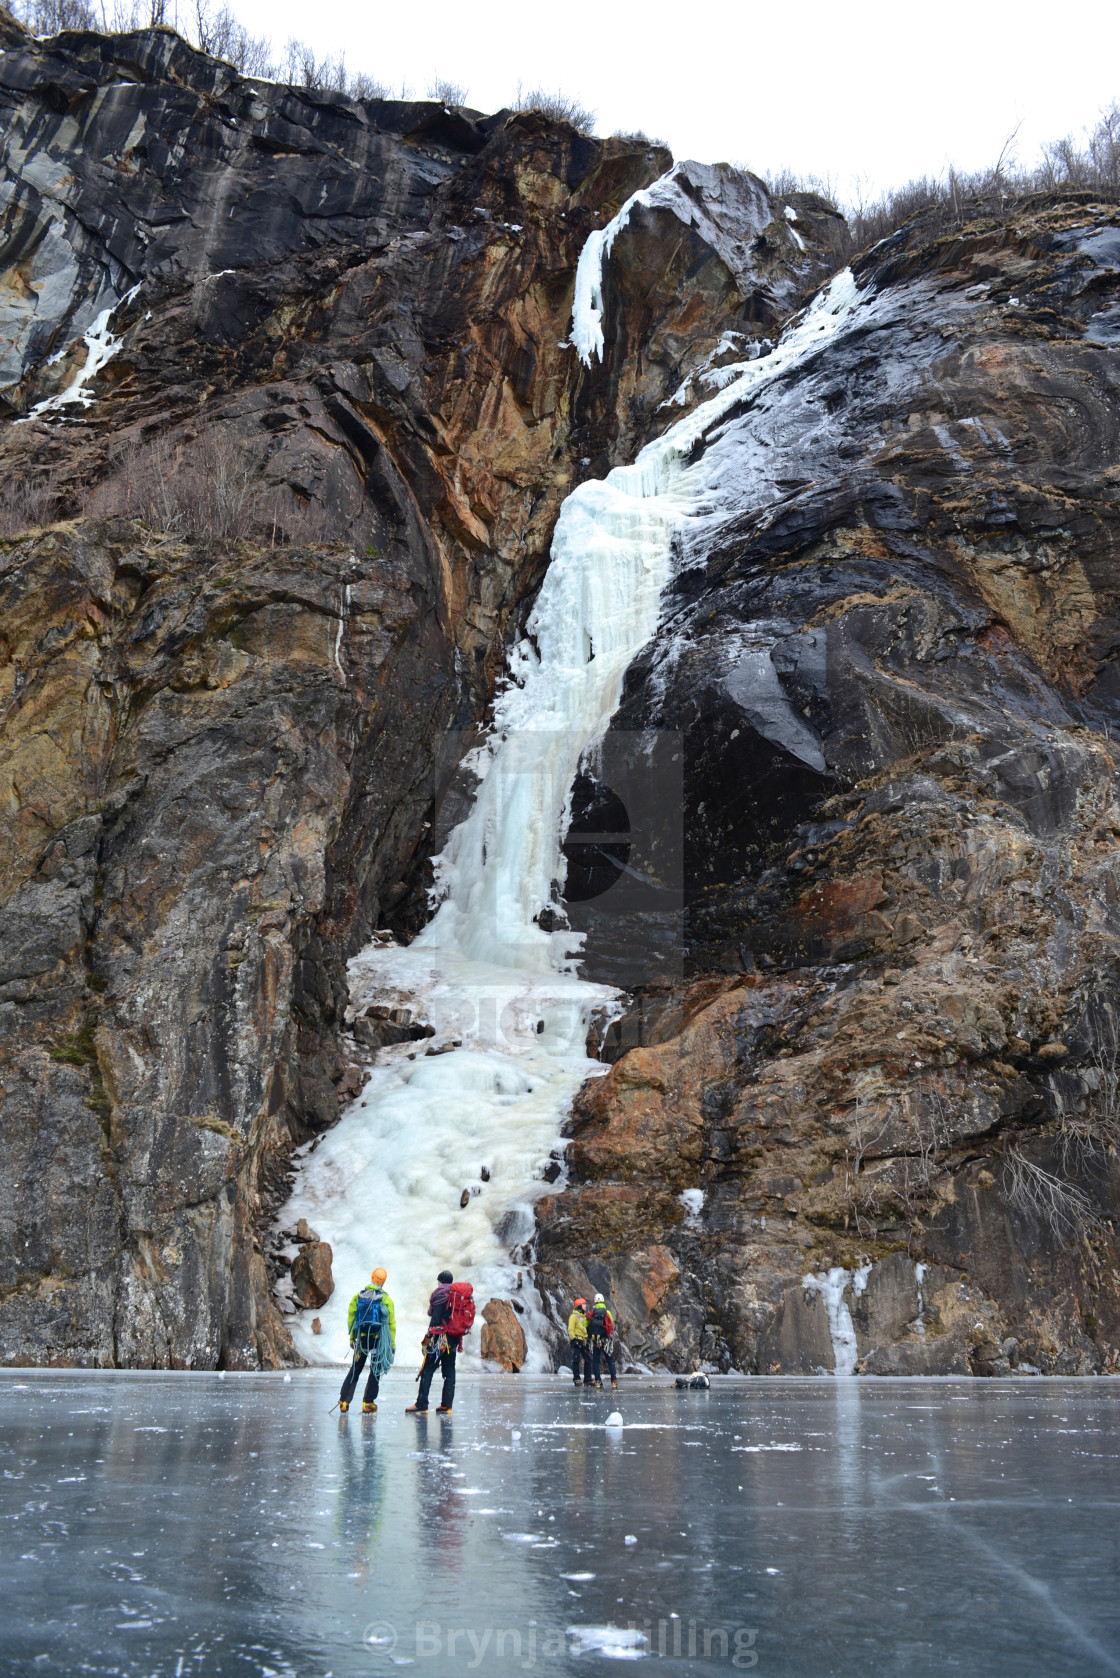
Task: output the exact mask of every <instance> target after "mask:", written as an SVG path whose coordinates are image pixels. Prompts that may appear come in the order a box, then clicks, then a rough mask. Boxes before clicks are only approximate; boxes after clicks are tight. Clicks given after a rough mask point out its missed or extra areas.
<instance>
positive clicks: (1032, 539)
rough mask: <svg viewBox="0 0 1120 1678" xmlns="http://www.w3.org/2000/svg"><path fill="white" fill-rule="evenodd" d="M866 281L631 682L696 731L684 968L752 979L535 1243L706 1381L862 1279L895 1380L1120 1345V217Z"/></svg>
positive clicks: (648, 703)
mask: <svg viewBox="0 0 1120 1678" xmlns="http://www.w3.org/2000/svg"><path fill="white" fill-rule="evenodd" d="M857 278H858V280H859V282H860V284H861V286H862V287H863V288H865V292H866V294H867V295H868V297H869V298H870V299H871V304H870V307H868V308H866V309H865V310H863V311H862V315H861V324H860V325H859V326H858V327H857V328H856V329H855V330H853V331H852V332H851V333H850V334H849V335H847V336H846V337H843V338H841V339H839V340H837V341H836V343H835V344H833V345H831V346H829V347H828V348H827V349H825V350H824V351H822V352H821V353H820V354H819V355H818V356H817V357H815V358H814V359H813V360H811V361H809V362H807V363H803V364H802V366H801V367H799V368H798V369H797V370H796V372H795V373H794V374H793V375H791V376H790V377H789V378H787V379H785V380H780V381H777V382H775V383H774V384H773V385H771V386H769V387H768V388H767V390H766V392H765V393H764V394H763V395H762V396H760V398H759V399H758V401H757V402H756V403H755V404H754V405H753V407H752V408H751V409H750V410H749V411H747V412H746V413H744V415H743V416H742V418H741V419H740V420H738V421H733V422H732V424H731V425H730V426H729V427H726V428H725V429H724V431H723V432H722V434H721V436H720V437H719V439H718V440H716V441H714V442H713V443H712V444H711V445H710V447H709V451H708V458H709V459H711V461H712V462H713V473H714V477H715V481H716V484H717V493H718V498H719V505H718V511H717V514H716V515H714V516H712V517H709V518H707V519H705V520H702V521H700V524H699V527H698V528H697V529H695V530H693V531H689V532H686V533H685V535H684V537H683V539H682V547H681V553H680V565H679V571H678V577H677V583H676V586H675V591H674V594H673V597H672V599H671V600H670V602H669V604H668V607H667V610H666V613H665V617H664V621H663V624H662V628H661V631H660V632H659V634H658V637H657V638H656V640H655V642H654V643H653V644H651V646H650V647H649V648H648V649H647V652H646V654H645V655H644V656H643V658H642V659H641V660H639V663H638V666H637V667H636V668H635V669H634V670H633V671H632V672H631V676H630V679H629V682H628V691H627V695H626V698H625V701H624V703H623V706H622V709H621V712H620V714H619V716H618V718H617V719H616V727H617V728H618V729H619V730H626V729H629V730H639V731H640V730H643V729H647V730H648V729H651V728H652V729H669V730H674V731H679V732H680V734H681V736H682V737H683V740H684V742H685V752H684V761H685V815H684V820H683V824H682V828H683V836H684V841H683V843H684V880H683V894H684V899H685V904H686V912H685V918H684V935H683V944H684V947H683V951H682V952H681V955H682V960H683V967H684V970H685V972H686V974H687V973H690V972H691V973H693V974H703V973H705V972H712V971H714V972H716V973H720V974H722V975H723V978H722V980H721V981H720V982H719V988H718V990H717V991H716V994H715V995H714V997H713V994H712V987H713V985H714V984H715V983H716V981H714V980H708V981H706V988H705V986H696V985H693V986H692V987H691V988H689V987H687V986H684V987H682V986H681V985H679V984H678V985H677V986H676V987H674V986H673V985H672V984H671V983H670V982H669V981H668V980H662V981H660V983H659V984H654V985H652V986H650V987H649V988H648V989H647V991H646V993H645V995H644V996H641V997H640V998H639V999H638V1000H637V1002H636V1003H635V1006H634V1007H633V1008H632V1009H631V1011H630V1014H629V1016H628V1017H627V1018H624V1019H623V1020H622V1021H621V1022H619V1024H618V1025H617V1026H616V1027H615V1028H614V1030H613V1035H612V1036H610V1037H608V1042H607V1047H606V1052H607V1053H608V1054H609V1055H610V1056H611V1058H616V1057H617V1056H618V1054H619V1053H622V1058H621V1059H617V1064H616V1065H615V1066H614V1068H613V1070H612V1072H611V1073H610V1075H609V1076H608V1077H607V1078H606V1079H605V1080H604V1081H602V1082H599V1083H595V1084H592V1085H590V1086H588V1088H587V1089H586V1090H585V1091H584V1093H583V1095H582V1097H581V1098H580V1100H579V1102H578V1103H577V1106H576V1111H575V1114H574V1116H573V1121H572V1126H571V1134H572V1144H571V1150H570V1152H571V1168H572V1178H573V1184H572V1187H571V1188H569V1190H568V1192H567V1193H566V1194H565V1195H564V1196H563V1197H560V1198H558V1199H556V1200H555V1201H552V1202H550V1203H549V1205H548V1206H547V1208H546V1209H545V1213H544V1219H543V1222H544V1228H543V1232H542V1247H541V1252H542V1257H543V1258H544V1259H545V1260H546V1269H549V1268H550V1270H551V1278H552V1280H551V1281H550V1283H549V1285H550V1286H552V1287H554V1288H555V1290H556V1292H557V1294H559V1292H560V1291H561V1290H562V1289H563V1288H566V1287H568V1286H569V1285H570V1286H574V1287H579V1288H586V1287H587V1285H588V1284H589V1283H590V1284H591V1285H594V1286H597V1287H601V1288H603V1289H604V1290H606V1289H607V1288H608V1287H610V1288H613V1290H614V1297H615V1298H616V1299H617V1300H618V1302H619V1309H620V1313H621V1327H622V1332H623V1335H624V1337H625V1338H627V1339H628V1341H629V1343H630V1345H631V1348H632V1350H634V1351H635V1352H637V1353H639V1354H640V1355H644V1356H645V1357H646V1358H649V1357H653V1356H658V1357H660V1356H664V1357H665V1358H666V1359H667V1360H668V1361H669V1362H670V1363H672V1364H673V1365H674V1366H675V1367H678V1368H681V1367H687V1366H689V1365H690V1364H691V1363H692V1361H693V1360H695V1359H696V1358H697V1357H704V1358H707V1359H709V1360H711V1361H712V1362H713V1363H714V1364H716V1365H722V1366H723V1367H727V1366H729V1365H732V1364H733V1365H735V1366H736V1367H740V1368H750V1369H753V1370H757V1371H760V1372H766V1371H769V1370H778V1369H782V1370H789V1369H794V1370H805V1369H811V1368H814V1367H823V1368H826V1369H827V1368H831V1367H832V1363H833V1344H832V1336H831V1334H830V1326H829V1321H828V1313H827V1310H826V1303H825V1294H824V1290H823V1288H822V1286H820V1285H818V1284H816V1283H814V1284H812V1285H803V1278H809V1277H818V1278H819V1277H821V1276H824V1275H826V1274H827V1272H828V1271H829V1270H830V1269H835V1270H837V1271H847V1278H846V1279H845V1278H844V1277H843V1276H841V1282H842V1284H843V1289H844V1291H843V1294H842V1303H843V1307H844V1310H845V1311H846V1313H847V1314H848V1315H849V1316H850V1317H851V1326H852V1329H853V1332H854V1337H855V1346H856V1352H857V1354H858V1356H859V1357H860V1358H862V1359H863V1363H862V1367H865V1368H867V1369H868V1370H872V1371H881V1372H887V1371H891V1370H897V1371H921V1370H925V1371H958V1372H959V1371H967V1370H972V1371H974V1372H976V1373H993V1372H996V1371H998V1370H1000V1369H1002V1368H1009V1367H1011V1364H1010V1361H1009V1359H1010V1357H1011V1355H1012V1352H1008V1353H1005V1352H1004V1350H1003V1347H1004V1346H1005V1345H1009V1346H1010V1347H1011V1348H1012V1351H1013V1355H1014V1356H1015V1358H1016V1359H1017V1360H1018V1359H1020V1358H1021V1361H1022V1363H1023V1364H1025V1365H1030V1366H1032V1367H1035V1368H1040V1369H1042V1370H1046V1371H1050V1370H1053V1371H1062V1372H1073V1371H1088V1370H1098V1369H1111V1368H1113V1367H1115V1365H1116V1362H1117V1358H1118V1356H1120V1353H1118V1347H1120V1292H1118V1290H1117V1284H1116V1271H1115V1268H1114V1267H1115V1235H1114V1228H1115V1218H1116V1215H1117V1210H1118V1205H1117V1192H1118V1189H1120V1183H1118V1180H1117V1168H1116V1158H1117V1154H1116V1149H1117V1145H1118V1143H1120V1132H1117V1129H1116V1119H1115V1115H1116V1111H1117V1106H1116V1101H1117V1094H1116V1092H1117V1088H1118V1084H1117V1075H1118V1070H1120V1068H1118V1062H1117V1043H1118V1042H1120V1035H1118V1026H1117V1007H1116V1004H1117V976H1118V972H1120V945H1118V942H1117V940H1118V935H1120V921H1118V920H1117V915H1116V906H1115V900H1116V887H1115V879H1114V876H1115V869H1116V860H1117V842H1118V840H1120V803H1118V801H1117V779H1116V763H1115V752H1114V747H1113V743H1112V729H1113V727H1114V724H1115V718H1116V709H1115V708H1116V693H1117V680H1116V667H1115V660H1116V645H1117V639H1116V633H1117V606H1118V601H1117V586H1116V577H1117V567H1116V559H1117V551H1118V535H1120V493H1118V486H1117V482H1116V475H1115V467H1114V464H1113V463H1114V462H1115V460H1116V458H1117V446H1118V441H1120V439H1118V435H1117V414H1118V413H1120V404H1118V397H1120V386H1118V382H1117V380H1118V376H1117V363H1116V358H1115V354H1114V350H1113V349H1112V348H1110V347H1109V345H1110V344H1111V342H1112V340H1111V339H1110V337H1109V334H1110V333H1111V330H1112V328H1111V325H1110V323H1111V321H1112V319H1113V314H1114V312H1115V309H1116V299H1117V296H1118V294H1120V263H1118V262H1117V259H1116V213H1115V211H1114V210H1112V209H1110V208H1109V207H1108V206H1104V207H1102V206H1099V205H1094V204H1093V203H1092V202H1087V201H1077V200H1074V201H1072V202H1057V201H1055V202H1052V203H1048V204H1042V203H1039V202H1035V203H1032V204H1030V205H1024V206H1021V207H1019V210H1018V214H1017V215H1016V216H1014V217H1012V219H1011V222H1010V224H1009V225H1000V226H996V225H978V226H976V227H974V228H972V229H970V230H966V232H965V233H963V234H962V235H960V236H954V237H953V238H949V239H942V240H940V241H938V242H935V243H933V244H925V243H923V241H922V237H921V231H920V228H915V229H911V230H909V231H904V232H903V233H901V234H899V235H897V236H896V237H895V238H894V239H892V240H891V241H890V242H888V243H887V244H886V245H884V246H880V247H878V248H877V249H876V250H875V251H873V252H872V253H871V255H870V256H869V257H868V258H866V259H865V261H864V262H863V263H862V264H861V265H859V267H858V268H857ZM634 854H635V856H636V857H637V858H638V866H646V867H649V866H652V865H651V864H650V863H649V862H648V861H643V860H642V858H641V853H640V846H638V845H637V842H636V841H635V851H634ZM588 949H589V962H588V966H589V968H590V970H591V971H592V972H595V971H597V970H599V971H603V972H610V971H611V968H612V964H613V963H616V962H617V959H618V952H617V949H614V948H611V947H608V946H607V944H606V943H605V942H603V941H600V942H598V943H597V942H596V932H595V928H594V924H593V925H592V932H591V939H590V943H589V946H588ZM661 953H662V956H663V957H664V966H665V969H666V971H669V970H671V965H672V963H671V957H672V955H673V952H672V951H671V950H667V951H663V952H661ZM654 970H656V968H655V964H654ZM630 1045H633V1046H630ZM627 1049H628V1052H622V1051H624V1050H627ZM686 1190H698V1191H701V1192H702V1194H703V1203H702V1209H701V1210H700V1211H698V1212H690V1211H689V1210H687V1207H686V1204H685V1203H682V1202H681V1201H680V1199H679V1198H678V1196H679V1195H680V1194H681V1193H682V1192H683V1191H686ZM869 1260H870V1261H873V1262H872V1268H871V1271H870V1273H869V1276H868V1277H867V1279H866V1283H865V1285H864V1286H863V1290H862V1292H861V1291H860V1285H859V1281H858V1277H857V1271H859V1270H860V1268H861V1266H862V1265H863V1264H865V1263H866V1262H867V1261H869Z"/></svg>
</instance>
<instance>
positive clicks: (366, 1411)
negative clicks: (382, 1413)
mask: <svg viewBox="0 0 1120 1678" xmlns="http://www.w3.org/2000/svg"><path fill="white" fill-rule="evenodd" d="M376 1414H377V1405H376V1404H363V1405H362V1415H363V1416H376Z"/></svg>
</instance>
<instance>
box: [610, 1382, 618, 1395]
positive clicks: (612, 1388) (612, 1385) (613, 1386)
mask: <svg viewBox="0 0 1120 1678" xmlns="http://www.w3.org/2000/svg"><path fill="white" fill-rule="evenodd" d="M617 1386H618V1382H617V1381H612V1382H611V1391H612V1393H613V1391H614V1389H615V1388H616V1387H617Z"/></svg>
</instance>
